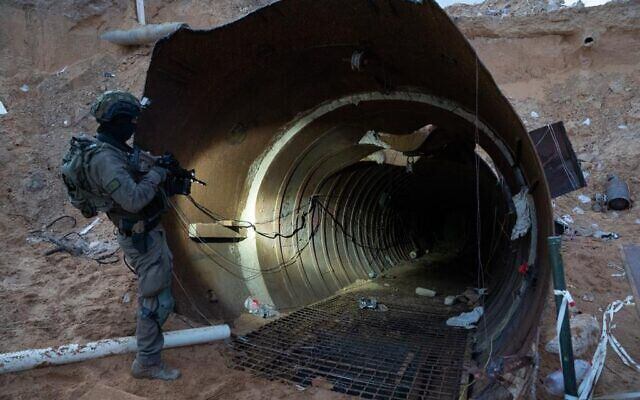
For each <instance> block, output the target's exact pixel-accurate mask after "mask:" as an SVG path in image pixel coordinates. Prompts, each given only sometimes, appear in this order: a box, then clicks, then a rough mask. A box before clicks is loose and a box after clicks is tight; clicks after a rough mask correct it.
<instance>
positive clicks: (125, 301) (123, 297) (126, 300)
mask: <svg viewBox="0 0 640 400" xmlns="http://www.w3.org/2000/svg"><path fill="white" fill-rule="evenodd" d="M130 301H131V296H130V295H129V292H127V293H125V294H124V296H122V302H123V303H125V304H126V303H128V302H130Z"/></svg>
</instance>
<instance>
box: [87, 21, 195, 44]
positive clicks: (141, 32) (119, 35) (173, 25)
mask: <svg viewBox="0 0 640 400" xmlns="http://www.w3.org/2000/svg"><path fill="white" fill-rule="evenodd" d="M183 26H184V27H186V26H188V25H187V24H185V23H182V22H168V23H165V24H149V25H145V26H142V27H140V28H135V29H130V30H127V31H123V30H115V31H109V32H105V33H103V34H102V35H100V39H103V40H106V41H108V42H111V43H115V44H119V45H122V46H135V45H138V44H149V43H155V42H157V41H158V40H159V39H162V38H163V37H165V36H168V35H170V34H172V33H173V32H175V31H177V30H178V29H180V28H182V27H183Z"/></svg>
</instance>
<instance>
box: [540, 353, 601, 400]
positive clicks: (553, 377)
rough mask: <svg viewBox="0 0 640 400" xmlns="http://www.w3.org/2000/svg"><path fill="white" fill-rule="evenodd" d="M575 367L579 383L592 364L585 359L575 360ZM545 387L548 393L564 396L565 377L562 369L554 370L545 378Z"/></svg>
mask: <svg viewBox="0 0 640 400" xmlns="http://www.w3.org/2000/svg"><path fill="white" fill-rule="evenodd" d="M573 365H574V369H575V371H576V381H577V384H578V385H580V383H581V382H582V381H583V380H584V378H585V377H586V376H587V374H588V373H589V371H590V370H591V365H590V364H589V363H588V362H587V361H584V360H575V361H574V362H573ZM544 388H545V390H546V391H547V393H549V394H551V395H554V396H562V395H564V377H563V376H562V370H557V371H553V372H552V373H550V374H549V375H547V377H546V378H545V380H544Z"/></svg>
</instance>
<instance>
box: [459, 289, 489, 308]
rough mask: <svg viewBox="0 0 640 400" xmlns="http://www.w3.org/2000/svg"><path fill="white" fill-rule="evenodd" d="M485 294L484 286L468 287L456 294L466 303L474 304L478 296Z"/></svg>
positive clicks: (478, 298)
mask: <svg viewBox="0 0 640 400" xmlns="http://www.w3.org/2000/svg"><path fill="white" fill-rule="evenodd" d="M485 294H487V289H486V288H481V289H479V288H468V289H467V290H465V291H464V292H462V294H461V295H460V296H458V298H459V299H460V300H462V301H466V302H467V305H469V306H474V305H476V304H477V303H478V301H479V300H480V297H482V296H484V295H485Z"/></svg>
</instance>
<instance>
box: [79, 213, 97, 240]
mask: <svg viewBox="0 0 640 400" xmlns="http://www.w3.org/2000/svg"><path fill="white" fill-rule="evenodd" d="M99 222H100V217H98V218H96V219H94V220H93V221H91V223H90V224H88V225H87V226H85V227H84V228H82V230H81V231H80V232H78V235H80V236H84V235H86V234H87V233H89V231H90V230H92V229H93V228H95V227H96V225H98V223H99Z"/></svg>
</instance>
